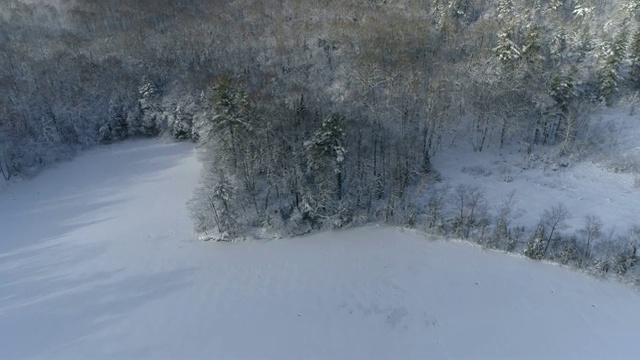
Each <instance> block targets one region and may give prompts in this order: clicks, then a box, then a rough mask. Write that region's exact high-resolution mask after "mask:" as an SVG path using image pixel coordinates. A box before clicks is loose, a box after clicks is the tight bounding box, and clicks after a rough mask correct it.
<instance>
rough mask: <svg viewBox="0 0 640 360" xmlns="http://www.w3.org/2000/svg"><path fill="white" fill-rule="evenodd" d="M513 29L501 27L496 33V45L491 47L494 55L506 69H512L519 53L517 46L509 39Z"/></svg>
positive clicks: (519, 55) (518, 57)
mask: <svg viewBox="0 0 640 360" xmlns="http://www.w3.org/2000/svg"><path fill="white" fill-rule="evenodd" d="M512 34H513V29H503V30H502V31H500V33H499V34H498V46H496V47H495V48H494V49H493V52H494V54H495V56H496V57H497V58H498V60H500V62H501V63H502V65H503V66H504V67H505V69H507V70H508V71H510V70H513V69H514V68H515V66H516V62H517V61H518V60H519V59H520V57H521V53H520V50H519V49H518V46H517V45H516V44H515V43H514V42H513V41H512V40H511V37H512Z"/></svg>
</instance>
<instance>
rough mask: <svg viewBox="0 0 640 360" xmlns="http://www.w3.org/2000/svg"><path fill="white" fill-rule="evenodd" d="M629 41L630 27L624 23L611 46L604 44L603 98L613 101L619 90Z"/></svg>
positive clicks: (608, 101) (601, 89) (601, 88)
mask: <svg viewBox="0 0 640 360" xmlns="http://www.w3.org/2000/svg"><path fill="white" fill-rule="evenodd" d="M627 42H628V27H627V25H626V24H625V25H623V27H622V29H621V30H620V32H619V33H618V34H617V35H616V37H615V39H614V41H613V44H611V46H606V45H605V46H604V49H603V53H604V56H603V57H604V66H603V69H602V75H601V77H602V82H601V87H600V91H601V94H602V99H603V100H605V101H606V102H607V104H610V103H611V97H612V96H613V95H614V94H615V93H616V92H617V91H618V84H619V82H620V79H621V77H620V67H621V65H622V62H623V60H624V58H625V56H626V50H627Z"/></svg>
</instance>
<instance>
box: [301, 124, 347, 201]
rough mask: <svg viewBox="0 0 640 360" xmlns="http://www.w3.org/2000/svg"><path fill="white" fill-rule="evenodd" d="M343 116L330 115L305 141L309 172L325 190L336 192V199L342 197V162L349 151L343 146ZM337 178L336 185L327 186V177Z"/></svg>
mask: <svg viewBox="0 0 640 360" xmlns="http://www.w3.org/2000/svg"><path fill="white" fill-rule="evenodd" d="M343 121H344V119H343V117H342V116H340V115H337V114H334V115H331V116H328V117H327V118H325V119H324V121H323V122H322V125H321V126H320V129H318V130H317V131H316V132H315V133H314V134H313V137H312V138H311V140H309V141H306V142H305V144H304V145H305V148H306V151H307V164H308V169H309V172H310V173H311V175H312V177H313V178H314V179H315V180H316V184H318V185H320V186H319V187H320V188H324V190H325V191H328V192H330V193H333V194H335V195H334V197H335V200H338V201H339V200H340V199H341V198H342V180H343V176H342V172H343V169H342V164H343V163H344V161H345V156H346V153H347V150H346V148H345V147H344V146H343V143H344V133H343V131H342V127H341V123H342V122H343ZM330 178H333V179H335V186H331V185H329V186H326V185H324V184H326V179H330Z"/></svg>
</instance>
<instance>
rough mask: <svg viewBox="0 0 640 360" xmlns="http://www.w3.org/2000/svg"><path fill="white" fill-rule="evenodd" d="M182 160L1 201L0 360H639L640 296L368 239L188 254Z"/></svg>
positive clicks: (158, 159)
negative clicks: (62, 359) (186, 359)
mask: <svg viewBox="0 0 640 360" xmlns="http://www.w3.org/2000/svg"><path fill="white" fill-rule="evenodd" d="M199 169H200V166H199V164H198V162H197V161H196V158H195V151H194V149H193V147H192V146H191V145H189V144H163V143H160V142H158V141H136V142H126V143H122V144H117V145H112V146H110V147H107V148H102V149H96V150H93V151H91V152H88V153H86V154H85V155H83V156H81V157H79V158H77V159H76V160H74V161H72V162H69V163H64V164H60V165H59V166H57V167H56V168H53V169H49V170H47V171H45V172H43V173H42V174H41V175H40V176H38V177H37V178H35V179H33V180H29V181H24V182H21V183H18V184H14V185H13V186H11V187H10V188H8V189H7V190H5V191H4V192H2V193H0V358H2V359H5V358H8V359H13V358H32V357H33V358H64V359H69V358H176V359H177V358H180V359H183V358H217V359H224V358H273V359H276V358H277V359H314V358H327V359H328V358H331V359H339V358H344V359H378V358H393V359H409V358H416V359H417V358H510V359H513V358H545V359H548V358H563V359H568V358H573V359H587V358H593V359H602V358H608V359H612V358H637V357H638V356H639V354H640V348H638V345H637V339H638V335H639V334H640V329H639V328H638V324H640V306H639V305H640V296H639V295H638V294H637V293H636V292H635V291H634V290H632V289H629V288H627V287H625V286H623V285H620V284H616V283H611V282H603V281H598V280H595V279H592V278H588V277H585V276H583V275H581V274H578V273H575V272H572V271H570V270H568V269H564V268H561V267H557V266H552V265H548V264H543V263H537V262H533V261H530V260H527V259H524V258H519V257H512V256H507V255H504V254H501V253H496V252H486V251H483V250H481V249H478V248H476V247H472V246H470V245H468V244H465V243H456V242H443V241H429V240H425V239H424V238H423V237H422V236H420V235H418V234H415V233H412V232H408V231H401V230H397V229H391V228H381V227H374V226H370V227H365V228H359V229H354V230H349V231H341V232H334V233H323V234H317V235H313V236H308V237H304V238H297V239H281V240H272V241H261V242H253V241H247V242H243V243H235V244H229V243H210V242H207V243H205V242H197V241H192V240H191V239H192V233H191V222H190V221H189V219H188V216H187V211H186V209H185V201H186V200H187V199H188V198H189V197H190V196H191V191H192V189H193V187H194V186H195V184H196V182H197V178H198V172H199Z"/></svg>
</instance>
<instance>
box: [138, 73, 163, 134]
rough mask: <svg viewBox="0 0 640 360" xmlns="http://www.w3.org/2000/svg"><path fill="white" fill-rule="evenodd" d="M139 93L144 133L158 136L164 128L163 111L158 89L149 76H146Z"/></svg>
mask: <svg viewBox="0 0 640 360" xmlns="http://www.w3.org/2000/svg"><path fill="white" fill-rule="evenodd" d="M139 94H140V98H139V100H138V101H139V104H140V112H141V114H142V119H141V122H142V124H141V125H142V129H141V130H142V135H145V136H156V135H158V134H159V133H160V131H161V130H162V126H161V124H162V121H161V116H162V111H161V108H160V99H159V95H158V90H157V88H156V87H155V85H154V84H153V83H152V82H151V81H150V80H149V79H148V78H145V79H144V80H143V82H142V85H141V86H140V89H139Z"/></svg>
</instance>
